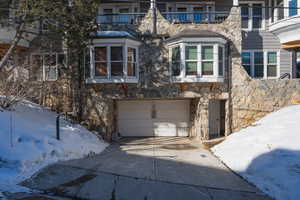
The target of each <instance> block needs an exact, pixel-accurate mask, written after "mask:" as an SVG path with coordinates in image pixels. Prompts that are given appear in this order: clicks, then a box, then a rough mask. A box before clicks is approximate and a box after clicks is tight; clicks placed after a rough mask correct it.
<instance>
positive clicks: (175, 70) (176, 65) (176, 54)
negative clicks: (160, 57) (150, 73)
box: [172, 47, 180, 76]
mask: <svg viewBox="0 0 300 200" xmlns="http://www.w3.org/2000/svg"><path fill="white" fill-rule="evenodd" d="M179 75H180V47H175V48H172V76H179Z"/></svg>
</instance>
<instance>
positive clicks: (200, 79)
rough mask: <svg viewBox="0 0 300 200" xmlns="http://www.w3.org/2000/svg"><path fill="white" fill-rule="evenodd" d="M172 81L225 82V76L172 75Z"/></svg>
mask: <svg viewBox="0 0 300 200" xmlns="http://www.w3.org/2000/svg"><path fill="white" fill-rule="evenodd" d="M171 80H172V82H175V83H198V82H199V83H207V82H209V83H211V82H220V83H222V82H224V77H215V76H204V77H172V78H171Z"/></svg>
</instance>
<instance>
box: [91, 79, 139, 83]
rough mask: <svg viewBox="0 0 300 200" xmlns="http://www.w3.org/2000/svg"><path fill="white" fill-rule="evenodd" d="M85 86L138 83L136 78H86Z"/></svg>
mask: <svg viewBox="0 0 300 200" xmlns="http://www.w3.org/2000/svg"><path fill="white" fill-rule="evenodd" d="M85 82H86V83H87V84H93V83H138V82H139V80H138V79H137V78H112V79H101V78H94V79H93V78H88V79H86V80H85Z"/></svg>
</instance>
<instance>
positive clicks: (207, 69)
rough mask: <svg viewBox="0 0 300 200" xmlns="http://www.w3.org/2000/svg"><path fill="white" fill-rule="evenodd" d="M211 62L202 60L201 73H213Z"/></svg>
mask: <svg viewBox="0 0 300 200" xmlns="http://www.w3.org/2000/svg"><path fill="white" fill-rule="evenodd" d="M213 66H214V64H213V62H208V61H206V62H202V75H213V74H214V70H213Z"/></svg>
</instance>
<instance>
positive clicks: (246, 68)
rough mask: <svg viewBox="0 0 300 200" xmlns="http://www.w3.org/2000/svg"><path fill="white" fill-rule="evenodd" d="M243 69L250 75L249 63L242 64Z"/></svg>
mask: <svg viewBox="0 0 300 200" xmlns="http://www.w3.org/2000/svg"><path fill="white" fill-rule="evenodd" d="M243 67H244V69H245V70H246V72H247V73H248V75H249V76H251V65H243Z"/></svg>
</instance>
